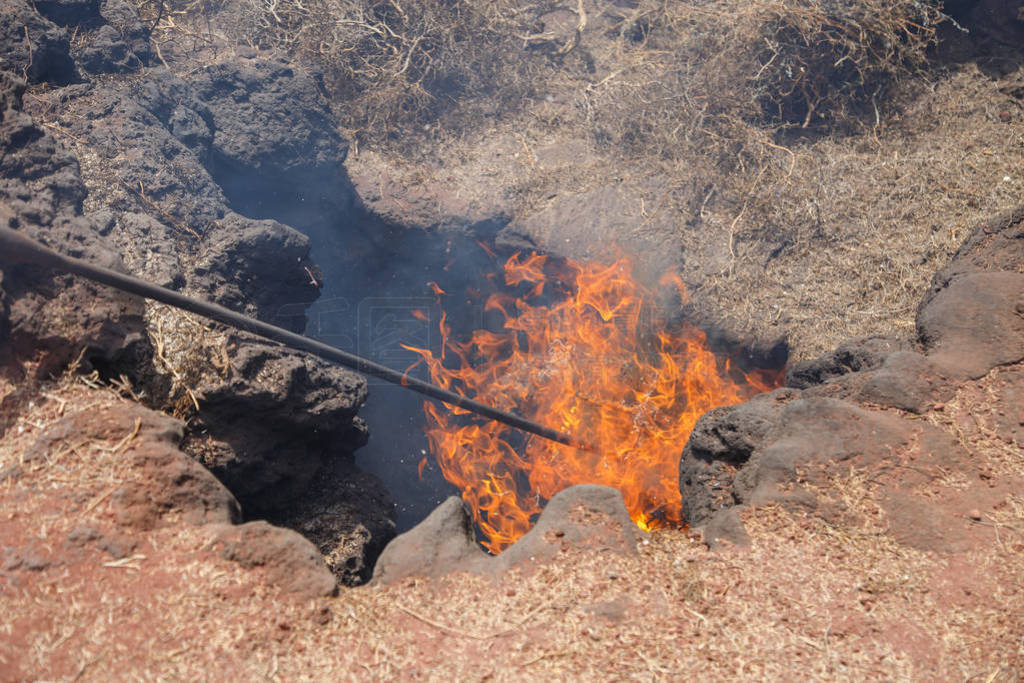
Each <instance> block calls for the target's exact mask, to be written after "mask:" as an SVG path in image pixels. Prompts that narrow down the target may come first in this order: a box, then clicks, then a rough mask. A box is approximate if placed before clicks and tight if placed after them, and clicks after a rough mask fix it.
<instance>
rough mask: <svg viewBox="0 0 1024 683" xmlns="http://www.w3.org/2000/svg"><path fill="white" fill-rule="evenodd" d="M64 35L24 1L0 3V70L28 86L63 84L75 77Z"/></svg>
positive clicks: (62, 30) (11, 0) (12, 0)
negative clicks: (26, 81) (28, 84)
mask: <svg viewBox="0 0 1024 683" xmlns="http://www.w3.org/2000/svg"><path fill="white" fill-rule="evenodd" d="M70 50H71V47H70V42H69V39H68V33H67V31H65V30H64V29H62V28H60V27H59V26H57V25H56V24H54V23H53V22H52V21H49V20H48V19H46V18H44V17H42V16H40V15H39V13H38V12H36V11H35V10H34V9H33V8H32V5H31V4H30V3H28V2H26V1H25V0H0V71H10V72H11V73H12V74H15V75H17V76H21V77H24V78H27V79H28V80H29V81H30V82H32V83H42V82H49V83H56V84H65V83H70V82H72V81H74V80H75V79H76V78H77V77H78V74H77V72H76V71H75V64H74V62H73V61H72V59H71V54H70Z"/></svg>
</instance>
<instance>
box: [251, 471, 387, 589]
mask: <svg viewBox="0 0 1024 683" xmlns="http://www.w3.org/2000/svg"><path fill="white" fill-rule="evenodd" d="M393 515H394V504H393V503H392V502H391V498H390V497H389V496H388V495H387V493H386V492H385V491H384V488H383V486H381V483H380V481H379V480H378V479H377V478H376V477H375V476H373V475H372V474H367V473H365V472H360V471H359V470H358V469H356V467H355V466H354V464H353V463H352V462H351V460H350V459H348V458H339V457H335V458H330V459H328V461H327V462H326V463H324V466H323V467H321V468H320V470H319V471H318V472H317V473H316V475H315V477H314V480H313V484H312V485H311V486H310V487H309V489H308V490H307V491H306V492H305V493H304V494H303V495H302V497H301V499H300V500H298V501H296V502H294V503H292V504H291V505H289V507H288V509H287V512H286V513H285V514H284V515H282V516H273V517H272V518H271V521H273V522H274V523H275V524H279V525H281V526H286V527H288V528H291V529H294V530H296V531H298V532H299V533H301V534H302V535H303V536H305V537H306V538H308V539H309V540H311V541H312V542H313V543H314V544H315V545H316V546H317V547H318V548H319V549H320V552H321V553H322V554H323V556H324V558H325V559H326V561H327V566H328V567H330V569H331V571H332V572H334V575H335V576H336V577H337V578H338V581H340V582H341V583H342V584H344V585H348V586H353V585H357V584H361V583H365V582H366V581H368V580H369V579H370V576H371V575H372V573H373V566H374V563H375V562H376V561H377V557H378V556H379V555H380V553H381V551H382V550H383V549H384V546H385V545H387V543H388V541H390V540H391V539H392V538H394V537H395V522H394V520H393Z"/></svg>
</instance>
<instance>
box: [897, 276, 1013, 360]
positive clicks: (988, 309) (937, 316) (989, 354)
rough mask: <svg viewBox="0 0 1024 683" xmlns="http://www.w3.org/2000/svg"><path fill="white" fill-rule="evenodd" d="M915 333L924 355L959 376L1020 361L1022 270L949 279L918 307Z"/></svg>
mask: <svg viewBox="0 0 1024 683" xmlns="http://www.w3.org/2000/svg"><path fill="white" fill-rule="evenodd" d="M917 331H918V335H919V337H920V339H921V343H922V344H923V346H924V348H925V350H926V352H927V354H928V357H929V359H930V360H931V361H932V362H933V363H935V364H936V365H937V366H939V367H941V368H942V369H944V370H945V371H946V372H948V373H950V374H953V375H959V376H961V377H963V378H964V379H977V378H979V377H982V376H983V375H985V374H986V373H987V372H988V371H989V370H991V369H992V368H994V367H996V366H999V365H1007V364H1010V363H1016V362H1018V361H1020V360H1022V359H1024V273H1011V272H977V273H970V274H965V275H962V276H959V277H956V278H954V279H953V280H952V281H951V282H950V283H949V284H948V285H947V286H946V287H945V288H944V289H943V290H942V291H940V292H939V293H938V294H936V295H935V296H934V297H933V298H932V299H931V300H930V301H929V302H928V303H927V305H925V306H923V307H922V308H921V309H920V310H919V311H918V314H917Z"/></svg>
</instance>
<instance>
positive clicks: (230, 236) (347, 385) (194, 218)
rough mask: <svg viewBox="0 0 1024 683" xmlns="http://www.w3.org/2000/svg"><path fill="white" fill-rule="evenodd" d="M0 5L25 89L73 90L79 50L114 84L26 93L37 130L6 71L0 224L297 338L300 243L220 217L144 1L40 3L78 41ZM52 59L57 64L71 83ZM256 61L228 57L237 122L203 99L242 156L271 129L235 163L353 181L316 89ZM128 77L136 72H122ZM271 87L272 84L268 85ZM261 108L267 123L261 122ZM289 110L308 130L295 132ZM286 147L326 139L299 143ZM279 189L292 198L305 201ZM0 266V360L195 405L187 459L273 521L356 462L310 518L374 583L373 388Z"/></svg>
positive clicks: (0, 86) (315, 286)
mask: <svg viewBox="0 0 1024 683" xmlns="http://www.w3.org/2000/svg"><path fill="white" fill-rule="evenodd" d="M5 7H6V8H7V9H10V10H11V11H10V12H8V11H7V9H5V11H4V12H3V14H2V15H0V41H2V40H6V41H7V42H6V43H4V49H5V51H3V52H0V54H3V55H4V59H5V60H8V61H5V62H4V64H3V65H0V68H3V67H8V68H13V69H16V70H17V71H19V72H25V73H27V74H28V76H29V78H30V79H32V80H33V81H42V80H48V81H50V82H51V83H67V82H71V81H73V80H76V79H77V78H78V75H77V73H76V71H75V68H74V64H73V61H72V60H74V59H77V60H79V62H80V66H81V67H82V68H81V73H82V74H84V77H85V78H87V79H88V78H90V77H91V76H90V74H91V75H98V74H100V73H103V74H107V75H108V77H105V78H104V80H103V85H102V87H99V86H98V85H97V84H96V83H93V82H89V81H85V82H79V83H75V84H73V85H69V86H67V87H63V88H50V89H40V90H38V91H37V92H35V93H33V97H32V99H31V100H30V102H29V106H30V109H31V111H30V113H31V114H32V115H33V116H34V117H35V118H36V120H41V121H42V122H43V124H45V127H44V125H37V124H36V123H35V122H33V120H32V118H31V117H30V116H29V115H28V113H27V112H26V111H25V110H24V107H23V104H22V99H21V95H22V92H23V90H24V86H22V85H20V84H19V83H18V82H17V80H16V79H15V78H13V77H12V76H10V75H9V74H6V73H0V112H2V119H0V146H2V148H3V151H2V153H0V172H2V173H0V211H2V212H3V215H2V216H0V219H2V220H3V221H4V222H5V224H8V223H9V224H10V225H12V227H15V228H17V229H24V230H26V231H28V232H30V234H32V236H33V237H35V238H37V239H40V241H42V242H44V243H46V244H49V245H51V246H53V247H55V248H57V249H59V250H61V251H63V252H64V253H68V254H70V255H73V256H79V257H82V258H85V259H87V260H91V261H93V262H96V263H99V264H101V265H104V266H108V267H114V268H120V269H126V270H128V271H129V272H131V273H133V274H137V275H139V276H142V277H144V278H147V279H149V280H152V281H154V282H157V283H159V284H161V285H165V286H168V287H170V288H172V289H177V290H180V291H185V292H188V293H190V294H194V295H199V296H202V297H204V298H208V299H211V300H214V301H216V302H218V303H222V304H224V305H227V306H229V307H232V308H235V309H236V310H240V311H243V312H245V313H248V314H250V315H254V316H257V317H260V318H262V319H265V320H270V321H272V322H275V323H277V324H281V325H284V326H285V327H288V328H290V329H293V330H297V331H299V330H302V329H303V328H304V325H305V309H306V307H307V306H308V304H309V302H311V301H312V300H314V299H315V298H316V297H317V296H318V295H319V282H318V278H319V271H318V269H317V268H316V266H315V265H314V264H313V263H312V262H311V261H309V260H308V253H309V240H308V238H306V237H305V236H304V235H302V234H300V233H298V232H296V231H295V230H293V229H291V228H290V227H288V226H287V225H284V224H281V223H278V222H275V221H269V220H255V219H252V218H247V217H244V216H242V215H240V214H238V213H236V212H234V211H232V210H231V208H229V206H228V201H227V198H226V197H225V194H224V192H222V190H221V187H220V186H219V185H218V183H217V182H216V181H215V180H214V178H213V177H212V176H211V174H210V172H209V170H208V168H213V167H214V166H215V159H214V157H215V154H214V139H215V136H216V133H217V130H216V125H217V123H216V122H215V116H214V114H213V112H212V109H213V107H212V106H211V103H209V102H206V101H204V96H203V95H201V94H200V93H198V92H197V90H196V88H195V86H194V85H193V84H191V83H188V82H186V81H183V80H182V79H180V78H178V77H177V76H175V75H174V74H172V73H170V72H169V71H168V70H167V69H165V68H162V67H160V68H154V69H148V68H145V66H144V65H145V63H146V62H147V61H148V51H149V47H148V29H147V28H146V27H145V26H144V25H142V24H141V22H139V20H138V15H137V13H136V12H135V10H134V9H133V8H132V7H131V6H130V5H128V4H127V3H125V2H123V0H104V1H103V2H99V0H82V1H76V0H46V1H45V2H41V3H40V4H39V7H38V9H39V10H40V12H44V13H46V14H47V15H49V16H51V17H53V18H54V19H55V20H59V22H61V23H62V24H64V23H66V25H67V26H68V27H69V28H70V30H74V31H75V32H76V38H77V39H76V41H75V46H74V48H69V46H68V37H67V36H68V33H67V31H65V30H64V29H61V28H58V27H57V26H56V25H54V24H53V23H52V22H51V21H50V20H49V19H47V18H45V17H44V16H42V15H41V14H40V13H37V12H36V11H35V10H34V9H33V8H32V7H31V6H29V5H28V4H27V3H20V2H18V1H17V0H9V1H8V2H7V4H6V5H5ZM12 21H13V24H12V23H11V22H12ZM26 27H27V28H28V31H29V37H30V38H31V40H32V43H31V47H32V54H31V55H29V53H28V51H27V49H25V48H26V47H27V46H26V45H25V42H24V41H25V29H26ZM15 34H17V35H15ZM51 38H52V39H51ZM48 41H49V42H48ZM7 47H10V48H11V49H9V50H8V49H6V48H7ZM30 57H31V60H30ZM57 57H62V58H63V59H64V60H65V62H66V67H67V68H66V69H65V70H64V71H65V73H63V74H61V73H58V71H59V69H57V67H56V66H55V64H58V62H59V61H60V60H59V59H57ZM12 60H13V61H12ZM18 60H21V61H18ZM257 61H258V60H257ZM253 64H254V63H253V62H251V60H244V59H243V60H240V61H239V62H238V64H236V65H234V66H227V65H222V66H221V67H220V68H221V70H226V72H232V71H239V73H240V74H241V75H240V76H239V78H240V81H239V82H240V83H244V84H245V88H247V90H246V93H247V94H246V97H245V100H246V102H249V103H254V104H253V106H254V108H253V109H252V110H251V111H248V110H247V113H246V114H245V115H244V116H242V117H241V118H239V117H238V114H237V112H235V111H232V107H235V108H237V107H238V106H240V105H239V104H238V103H235V104H230V103H228V102H223V101H221V100H220V99H217V98H220V97H221V96H222V95H223V93H214V90H215V88H214V87H213V86H212V85H211V88H212V89H211V90H210V91H209V93H207V94H208V95H209V96H210V97H211V98H214V95H216V98H215V99H217V102H218V103H219V112H220V114H219V117H220V120H221V121H224V122H226V124H232V125H236V126H245V127H247V128H245V131H246V134H247V135H249V138H247V140H248V141H247V142H246V144H247V145H250V146H251V147H252V149H255V148H257V147H260V145H262V144H263V141H264V140H269V139H270V136H268V135H267V133H268V131H270V130H271V129H273V130H275V131H276V132H277V137H276V138H275V140H276V142H274V144H272V145H270V146H269V147H266V148H263V147H260V151H258V152H253V153H252V154H251V155H250V156H245V155H244V154H243V155H242V157H239V158H241V162H242V163H250V164H255V165H254V166H250V167H248V170H249V171H251V172H252V173H253V174H256V175H259V174H265V173H268V172H270V171H273V172H275V173H278V174H279V176H278V177H275V178H274V179H272V181H273V182H277V181H281V182H282V183H284V180H285V178H284V175H287V174H297V176H301V177H298V179H297V180H296V179H294V178H293V179H292V181H293V182H294V184H296V185H299V186H301V185H302V184H303V183H310V184H311V183H312V182H313V179H312V175H313V174H316V173H321V174H322V178H321V181H322V182H324V183H328V184H332V187H331V191H332V192H334V193H336V194H337V192H338V189H337V188H339V187H340V188H344V186H345V184H344V182H338V183H335V181H337V180H339V179H341V180H342V181H344V169H343V168H342V167H341V162H342V161H343V160H344V158H345V152H346V149H347V148H346V143H345V141H344V140H342V139H341V138H340V137H339V136H338V135H337V133H336V132H335V130H334V126H333V123H332V122H331V121H330V118H329V112H328V111H327V109H326V107H325V106H324V105H323V103H322V101H320V100H318V99H317V98H319V93H318V92H317V91H316V84H315V82H314V81H313V80H312V79H310V78H308V77H306V76H304V75H303V74H301V73H299V72H293V71H289V69H288V68H287V67H285V66H282V65H281V64H277V63H275V64H276V65H275V66H273V68H270V69H269V70H266V69H263V67H262V66H260V65H259V64H256V65H255V66H254V65H253ZM29 67H31V68H29ZM44 67H45V68H44ZM129 70H133V71H135V70H137V71H140V73H139V75H138V76H136V77H133V78H131V79H119V78H116V77H114V76H115V75H116V74H118V73H124V72H126V71H129ZM214 72H216V73H221V72H218V71H217V70H216V69H214ZM252 74H255V75H256V77H253V78H250V77H249V76H250V75H252ZM218 78H220V77H219V76H218ZM289 79H291V81H290V80H289ZM197 80H198V81H203V78H197ZM292 81H294V82H292ZM220 82H222V81H218V83H220ZM97 83H98V81H97ZM296 84H297V85H296ZM271 85H272V86H273V88H271V90H273V93H271V92H270V90H268V91H267V93H263V92H262V91H261V89H262V88H263V87H264V86H268V87H269V86H271ZM275 88H276V89H275ZM232 92H233V91H232ZM300 93H305V95H302V96H301V97H300V96H299V95H300ZM304 98H305V99H304ZM310 98H312V99H310ZM307 99H308V101H307ZM314 100H316V102H317V103H314ZM297 102H298V103H300V104H301V106H297V105H296V103H297ZM314 104H315V106H314ZM257 114H258V116H259V117H261V118H260V119H259V121H254V119H253V117H256V116H257ZM293 118H294V119H295V120H292V119H293ZM300 119H301V120H303V121H306V125H307V128H306V129H304V130H305V132H303V131H301V130H298V127H299V126H298V122H299V120H300ZM314 129H315V130H314ZM51 132H52V134H51ZM53 135H56V136H57V137H56V138H54V137H53ZM232 136H242V137H244V135H242V134H241V133H238V132H237V130H236V132H235V133H231V134H229V135H228V138H227V139H234V138H233V137H232ZM223 139H225V138H223V137H222V140H223ZM238 139H241V138H238ZM296 139H309V140H318V141H319V142H314V143H311V145H312V146H311V147H308V148H302V149H292V148H290V147H289V145H291V144H292V143H293V142H294V140H296ZM65 145H66V146H67V147H65ZM228 147H231V146H230V145H228ZM68 148H70V149H72V150H73V151H74V152H75V153H76V154H77V156H78V159H77V160H76V158H75V156H74V155H73V154H71V153H69V152H68V151H67V149H68ZM225 149H226V148H225V147H222V148H221V151H224V150H225ZM232 149H234V148H232ZM313 149H315V153H311V150H313ZM235 151H237V150H235ZM285 151H287V152H288V154H284V152H285ZM261 155H262V156H261ZM289 155H290V156H289ZM235 156H236V157H238V155H237V154H236V155H235ZM236 160H237V159H236ZM275 163H277V164H278V166H276V167H275V166H274V164H275ZM80 164H81V166H80ZM281 174H284V175H281ZM303 174H305V175H303ZM83 178H84V181H85V182H84V183H83ZM282 186H283V185H282ZM339 196H340V197H341V199H342V200H344V201H341V200H338V197H335V198H334V199H335V200H338V201H340V203H341V204H345V205H346V206H348V205H350V204H351V198H352V195H351V193H349V194H347V195H346V194H345V193H344V191H342V192H341V194H340V195H339ZM346 197H347V199H346ZM285 199H287V200H288V201H292V203H293V204H296V205H302V204H301V200H300V199H298V198H295V197H287V198H285ZM314 210H315V209H314ZM332 219H333V217H332ZM119 256H120V257H119ZM122 259H123V261H122ZM2 268H3V270H4V272H3V274H2V280H0V283H2V284H0V335H2V339H3V341H4V343H2V344H0V354H6V356H7V357H6V358H0V362H5V361H6V360H10V356H11V355H12V354H16V355H18V356H19V358H22V359H23V358H25V357H27V356H28V355H30V354H37V355H38V358H37V359H36V360H39V361H41V363H40V364H39V365H38V366H34V367H37V368H38V369H37V370H36V372H37V374H39V375H41V376H45V375H49V374H52V373H55V372H59V371H60V370H62V369H63V368H64V367H65V366H66V365H67V364H68V363H69V362H70V361H72V360H74V359H75V358H76V357H77V356H78V353H79V351H81V350H82V347H86V352H85V354H84V357H83V358H82V367H83V368H85V369H89V367H90V365H92V366H94V367H98V368H100V369H101V371H102V373H103V374H104V375H105V376H106V375H110V376H113V377H115V378H116V377H118V375H119V374H122V373H123V374H127V375H128V377H129V379H130V381H131V383H132V386H133V389H134V390H135V391H136V392H137V393H138V394H139V395H140V396H143V397H145V399H146V400H147V401H149V402H150V403H151V404H152V405H161V406H167V407H168V408H174V409H182V408H183V406H187V407H189V410H191V409H192V408H194V407H195V405H196V402H198V408H199V412H198V414H197V415H195V416H194V418H193V419H192V420H191V422H190V425H189V427H190V429H189V432H188V437H187V441H186V444H187V445H188V447H189V450H190V453H193V454H194V455H195V456H196V457H197V458H198V459H199V460H200V461H201V462H203V463H204V464H208V465H210V466H211V467H212V468H213V470H214V471H215V472H216V473H217V475H218V476H219V477H220V478H221V480H222V481H225V482H227V483H229V484H230V485H231V486H233V487H237V493H238V494H239V497H240V499H241V500H242V502H243V504H245V505H246V506H247V508H249V509H250V510H251V511H254V512H266V511H270V510H273V511H275V512H277V513H279V514H280V513H281V511H282V508H285V507H287V506H288V505H291V504H293V503H295V501H296V500H300V499H303V494H304V493H305V492H306V490H307V488H308V486H309V484H310V482H311V481H313V478H314V475H316V473H317V472H318V470H319V469H320V468H321V466H322V465H324V464H325V463H328V464H329V463H330V462H332V461H338V462H342V463H347V465H346V467H347V469H346V467H342V468H341V469H340V470H338V471H344V472H348V473H350V474H351V478H352V482H353V483H359V485H360V486H361V488H362V489H364V490H365V491H364V499H365V500H364V502H365V503H366V504H365V507H362V506H360V505H356V504H353V505H349V506H348V507H345V508H344V509H339V510H336V511H334V513H332V514H333V516H330V518H331V520H332V521H331V522H330V523H329V524H320V525H319V526H318V527H317V528H318V529H320V530H321V532H318V539H320V540H324V542H325V543H326V542H327V540H326V536H327V535H328V534H327V532H325V531H323V529H326V528H328V527H330V528H336V529H340V530H345V529H347V530H348V531H344V532H339V535H338V536H337V537H336V538H334V539H333V541H334V547H335V548H336V549H337V548H340V547H344V548H346V550H345V552H344V553H342V552H340V551H339V552H338V553H336V554H338V557H339V562H340V564H342V565H345V566H347V567H349V570H351V571H354V572H355V573H357V574H359V573H361V575H363V576H365V574H366V571H367V570H366V567H368V566H369V565H371V564H372V561H373V556H374V555H375V554H376V552H378V550H379V548H380V546H381V545H382V544H383V543H384V542H386V540H387V539H388V538H390V535H391V534H393V531H392V530H390V528H389V527H388V524H386V523H383V522H381V520H388V517H389V515H390V514H391V504H390V501H387V500H386V494H385V492H384V491H383V490H382V488H381V487H380V484H379V482H377V481H376V480H375V479H372V478H367V477H360V476H359V473H357V472H356V471H355V470H354V469H352V468H351V453H352V451H353V450H354V449H355V448H358V447H359V446H360V445H361V444H363V443H364V442H365V440H366V427H365V425H364V424H363V423H362V422H361V421H360V420H359V419H358V418H356V417H355V415H356V411H357V410H358V407H359V405H361V403H362V402H363V401H364V400H365V396H366V388H365V382H364V380H363V379H362V378H360V377H358V376H357V375H355V374H354V373H351V372H349V371H347V370H344V369H342V368H339V367H336V366H332V365H330V364H327V363H324V362H321V361H319V360H314V359H310V358H307V357H305V356H304V355H303V354H298V353H296V352H290V351H287V350H284V349H282V348H280V347H278V346H276V345H271V344H266V343H263V342H260V341H256V340H254V339H253V338H252V337H251V336H250V335H246V334H237V335H228V334H226V333H225V332H224V331H223V330H221V329H219V328H217V327H215V326H214V327H211V326H208V325H204V324H202V323H198V322H196V321H194V320H192V319H191V318H189V317H187V316H183V315H181V314H179V313H175V312H173V311H169V310H167V309H166V307H164V308H160V307H158V306H154V305H153V304H145V305H143V304H142V303H141V302H140V301H139V300H137V299H135V298H131V297H126V296H122V295H120V294H118V293H116V292H113V291H112V290H108V289H106V288H102V287H97V286H93V285H90V284H88V283H85V282H81V281H79V280H78V279H77V278H71V277H67V276H61V275H53V274H49V273H40V272H37V270H33V269H31V268H21V267H9V266H7V265H4V266H2ZM72 340H73V342H72ZM151 340H152V341H154V342H155V346H153V345H151V343H150V342H151ZM229 350H230V351H231V353H232V354H234V355H233V359H229V358H228V353H229ZM9 367H10V368H15V367H20V365H18V366H16V365H13V364H12V365H10V366H9ZM7 400H13V399H12V398H11V397H8V399H7ZM307 411H308V412H307ZM197 443H201V444H202V448H197V447H196V444H197ZM158 469H159V468H158ZM335 469H336V468H335ZM331 471H334V469H332V470H331ZM179 474H181V475H182V476H189V477H190V476H192V475H191V474H188V473H179ZM155 476H162V475H158V474H155ZM336 483H337V484H338V485H339V486H342V485H343V484H344V482H342V481H341V480H337V481H336ZM172 488H173V487H172ZM136 498H137V496H136V495H135V494H134V493H133V494H132V495H128V493H125V494H124V495H123V496H120V497H119V498H118V500H122V499H123V502H124V503H125V505H124V507H125V509H135V503H136V502H138V501H136ZM303 500H304V499H303ZM347 500H349V502H351V500H352V496H350V497H349V498H348V499H347ZM134 514H135V513H131V514H129V515H128V516H129V517H132V516H133V515H134ZM346 515H347V517H346ZM144 517H146V515H145V514H142V515H140V520H141V519H142V518H144ZM343 518H344V519H343ZM150 521H152V520H150ZM140 523H141V522H140ZM145 523H149V522H145ZM360 529H362V531H359V530H360ZM345 534H348V535H345ZM321 537H322V538H321ZM360 548H365V551H360V550H359V549H360ZM342 555H344V557H342ZM349 560H352V562H349ZM349 565H351V566H349Z"/></svg>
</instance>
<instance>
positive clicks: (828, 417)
mask: <svg viewBox="0 0 1024 683" xmlns="http://www.w3.org/2000/svg"><path fill="white" fill-rule="evenodd" d="M751 404H754V406H753V407H751ZM915 431H916V429H915V427H914V426H913V425H911V424H910V423H908V422H906V421H905V420H901V419H899V418H897V417H894V416H891V415H887V414H884V413H876V412H871V411H868V410H865V409H863V408H860V407H858V406H856V405H853V404H851V403H848V402H845V401H839V400H836V399H831V398H817V397H813V398H805V397H801V396H799V394H796V393H795V392H791V393H789V394H786V393H783V392H779V391H777V392H774V393H773V394H769V395H765V396H761V397H757V398H756V399H755V400H753V401H749V402H747V403H744V404H739V405H737V406H730V407H728V408H721V409H718V410H715V411H711V412H710V413H707V414H706V415H704V416H703V417H702V418H701V419H700V420H699V421H698V422H697V425H696V427H695V428H694V434H695V435H696V439H694V438H693V437H691V442H690V443H687V445H686V448H685V449H684V451H683V456H682V458H681V460H680V464H679V488H680V490H681V491H682V493H683V516H684V518H685V519H686V520H687V522H688V523H689V524H690V525H692V526H695V527H696V526H702V525H705V524H708V523H709V522H711V521H712V520H713V519H715V518H716V515H718V514H719V513H720V511H722V510H726V509H729V508H731V507H733V506H735V505H741V504H755V505H756V504H763V503H765V502H770V501H778V502H785V503H792V504H798V505H803V506H809V507H812V508H813V507H814V506H815V504H816V500H815V497H814V496H813V495H812V494H810V493H809V492H807V491H806V490H801V489H800V488H799V487H790V486H789V485H790V484H792V483H793V482H795V481H796V479H797V472H798V469H799V470H806V469H808V468H815V467H818V468H820V467H825V468H828V467H830V466H833V465H837V464H843V466H846V467H848V466H849V465H850V464H857V465H860V466H865V465H869V464H876V463H877V462H878V461H879V460H880V459H884V458H886V457H888V456H889V454H891V453H892V452H893V450H894V449H898V448H902V447H905V446H907V445H908V444H909V443H910V442H911V441H912V440H913V438H914V434H915ZM722 531H723V533H722V535H723V536H724V537H726V538H728V539H729V540H731V541H733V542H742V541H743V539H742V538H737V537H732V538H730V537H729V536H728V535H727V534H726V533H725V532H728V525H723V527H722Z"/></svg>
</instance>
